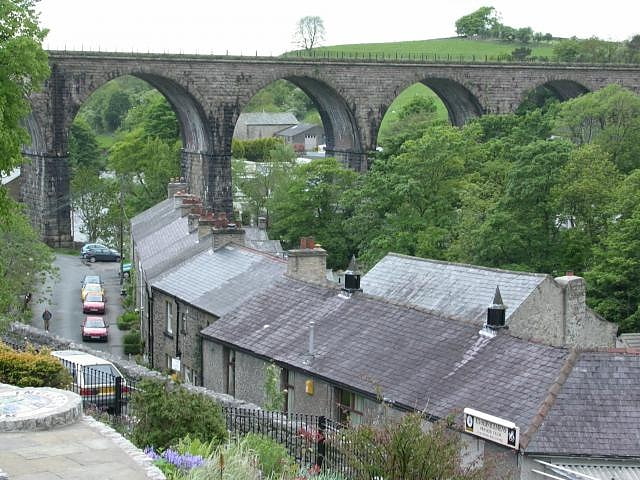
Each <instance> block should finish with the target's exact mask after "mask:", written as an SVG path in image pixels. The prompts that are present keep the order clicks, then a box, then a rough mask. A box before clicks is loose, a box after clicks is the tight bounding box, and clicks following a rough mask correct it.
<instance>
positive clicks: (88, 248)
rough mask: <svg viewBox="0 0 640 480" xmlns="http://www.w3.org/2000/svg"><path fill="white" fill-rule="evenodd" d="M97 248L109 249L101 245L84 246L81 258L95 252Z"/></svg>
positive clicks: (88, 244)
mask: <svg viewBox="0 0 640 480" xmlns="http://www.w3.org/2000/svg"><path fill="white" fill-rule="evenodd" d="M97 248H109V247H107V246H106V245H102V244H101V243H87V244H86V245H83V246H82V248H81V249H80V256H82V257H83V256H84V255H85V254H87V253H89V252H90V251H91V250H95V249H97Z"/></svg>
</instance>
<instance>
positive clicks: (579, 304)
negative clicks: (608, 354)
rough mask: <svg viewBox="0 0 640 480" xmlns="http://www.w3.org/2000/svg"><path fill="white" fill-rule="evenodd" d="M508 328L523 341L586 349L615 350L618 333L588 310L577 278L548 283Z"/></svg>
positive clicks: (616, 328) (524, 306) (511, 318)
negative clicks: (613, 348) (610, 348)
mask: <svg viewBox="0 0 640 480" xmlns="http://www.w3.org/2000/svg"><path fill="white" fill-rule="evenodd" d="M506 307H507V309H509V308H510V306H509V305H506ZM507 311H509V310H507ZM507 325H508V326H509V333H510V334H512V335H515V336H517V337H520V338H524V339H527V340H534V341H541V342H543V343H546V344H549V345H553V346H562V345H570V346H580V347H584V348H587V347H613V346H615V339H616V334H617V330H618V327H617V325H616V324H614V323H611V322H607V321H606V320H604V319H602V318H600V317H598V316H597V315H596V314H595V313H594V312H592V311H591V310H590V309H589V308H588V307H587V305H586V301H585V282H584V279H583V278H581V277H576V276H573V275H571V276H564V277H558V278H556V279H552V278H551V277H549V278H547V279H545V280H544V281H543V282H542V283H541V284H540V285H539V286H538V287H537V288H536V289H535V291H534V292H533V293H532V294H531V295H530V296H529V297H528V298H527V299H526V300H525V301H524V302H523V303H522V304H521V305H520V307H519V308H518V309H517V310H516V312H515V313H513V314H512V315H511V317H510V318H509V319H508V320H507Z"/></svg>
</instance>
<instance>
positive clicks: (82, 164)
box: [69, 117, 105, 172]
mask: <svg viewBox="0 0 640 480" xmlns="http://www.w3.org/2000/svg"><path fill="white" fill-rule="evenodd" d="M69 166H70V167H71V171H72V172H76V171H77V170H78V169H79V168H89V169H93V170H96V171H98V170H102V169H103V168H104V166H105V162H104V159H103V158H102V154H101V152H100V149H99V148H98V141H97V140H96V136H95V134H94V133H93V130H92V129H91V127H90V126H89V124H88V123H87V122H86V121H85V120H84V119H83V118H81V117H77V118H76V119H75V120H74V122H73V123H72V124H71V131H70V134H69Z"/></svg>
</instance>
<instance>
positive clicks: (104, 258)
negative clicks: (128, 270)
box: [83, 248, 120, 263]
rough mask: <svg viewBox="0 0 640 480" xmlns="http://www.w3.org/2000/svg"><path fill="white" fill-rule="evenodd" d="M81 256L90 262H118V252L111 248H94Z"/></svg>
mask: <svg viewBox="0 0 640 480" xmlns="http://www.w3.org/2000/svg"><path fill="white" fill-rule="evenodd" d="M83 257H84V258H85V259H86V260H88V261H90V262H91V263H93V262H97V261H100V262H119V261H120V252H118V251H116V250H113V249H112V248H95V249H93V250H89V251H88V252H87V253H85V254H84V255H83Z"/></svg>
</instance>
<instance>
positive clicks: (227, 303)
mask: <svg viewBox="0 0 640 480" xmlns="http://www.w3.org/2000/svg"><path fill="white" fill-rule="evenodd" d="M285 271H286V262H285V261H284V260H282V259H279V258H277V257H274V256H272V255H267V254H265V253H262V252H258V251H256V250H252V249H249V248H246V247H242V246H239V245H236V244H228V245H225V246H224V247H222V248H219V249H217V250H215V251H214V250H213V248H211V247H210V248H208V249H206V250H205V251H203V252H200V253H199V254H197V255H195V256H193V257H191V258H189V259H187V260H185V261H184V262H182V263H180V264H179V265H177V266H175V267H173V268H171V269H169V270H167V271H165V272H164V273H163V274H161V275H160V276H158V277H157V278H156V279H155V280H154V281H152V282H151V286H152V288H157V289H159V290H162V291H163V292H165V293H168V294H170V295H174V296H176V297H178V298H180V299H181V300H183V301H185V302H187V303H189V304H191V305H193V306H195V307H197V308H200V309H202V310H204V311H206V312H209V313H212V314H213V315H216V316H218V317H219V316H221V315H223V314H225V313H227V312H229V311H230V310H232V309H233V308H235V307H236V306H237V305H238V304H240V303H241V302H243V301H245V300H246V299H247V298H248V297H250V296H251V295H253V294H254V293H256V292H260V291H262V290H264V289H265V288H267V287H269V286H270V285H271V284H272V283H273V282H275V281H276V279H277V278H279V277H280V276H282V275H283V274H284V273H285Z"/></svg>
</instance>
